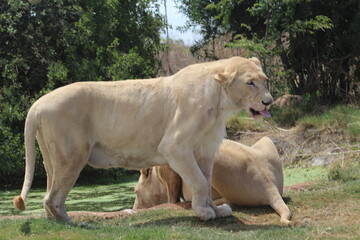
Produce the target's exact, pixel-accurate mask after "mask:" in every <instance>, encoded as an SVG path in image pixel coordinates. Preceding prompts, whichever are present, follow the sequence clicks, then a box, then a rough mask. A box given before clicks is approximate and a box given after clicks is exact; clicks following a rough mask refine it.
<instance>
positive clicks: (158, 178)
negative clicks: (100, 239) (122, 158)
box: [133, 137, 290, 224]
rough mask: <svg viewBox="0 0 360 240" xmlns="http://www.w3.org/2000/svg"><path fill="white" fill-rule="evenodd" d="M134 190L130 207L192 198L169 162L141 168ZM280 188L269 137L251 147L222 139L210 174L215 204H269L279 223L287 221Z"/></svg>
mask: <svg viewBox="0 0 360 240" xmlns="http://www.w3.org/2000/svg"><path fill="white" fill-rule="evenodd" d="M135 192H136V199H135V203H134V207H133V208H134V209H140V208H149V207H152V206H155V205H158V204H161V203H167V202H169V203H175V202H177V201H179V200H180V196H181V195H183V198H184V199H185V200H186V201H190V200H191V198H192V196H191V191H190V190H189V186H188V185H187V184H186V183H185V182H183V181H182V180H181V178H180V176H179V175H177V174H176V173H175V172H174V171H173V170H172V169H171V168H170V167H169V166H161V167H153V168H148V169H142V170H141V175H140V178H139V181H138V183H137V185H136V187H135ZM282 192H283V172H282V163H281V161H280V157H279V154H278V151H277V149H276V147H275V145H274V144H273V142H272V141H271V140H270V138H268V137H263V138H261V139H260V140H259V141H258V142H256V143H255V144H254V145H253V146H252V147H248V146H245V145H243V144H241V143H238V142H234V141H230V140H224V141H223V142H222V144H221V146H220V149H219V152H218V153H217V155H216V157H215V162H214V171H213V178H212V198H213V200H214V201H215V203H216V204H223V203H231V204H235V205H240V206H261V205H270V206H271V207H272V208H273V209H274V210H275V211H276V212H277V213H278V214H279V215H280V217H281V219H280V221H281V222H282V223H285V224H290V221H289V219H290V210H289V208H288V207H287V206H286V204H285V203H284V201H283V199H282V197H281V195H282Z"/></svg>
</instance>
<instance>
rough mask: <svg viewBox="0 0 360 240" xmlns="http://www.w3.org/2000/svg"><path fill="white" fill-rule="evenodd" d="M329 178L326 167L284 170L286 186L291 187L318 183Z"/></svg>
mask: <svg viewBox="0 0 360 240" xmlns="http://www.w3.org/2000/svg"><path fill="white" fill-rule="evenodd" d="M326 177H327V170H326V169H325V168H324V167H306V168H300V167H295V168H284V185H285V186H289V185H293V184H296V183H302V182H316V181H319V180H322V179H325V178H326Z"/></svg>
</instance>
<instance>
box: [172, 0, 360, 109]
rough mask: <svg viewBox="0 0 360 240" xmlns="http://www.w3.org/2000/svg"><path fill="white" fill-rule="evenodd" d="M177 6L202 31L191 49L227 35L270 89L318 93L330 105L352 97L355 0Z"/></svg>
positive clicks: (358, 42) (359, 36) (213, 1)
mask: <svg viewBox="0 0 360 240" xmlns="http://www.w3.org/2000/svg"><path fill="white" fill-rule="evenodd" d="M179 2H180V3H181V4H180V9H181V10H182V11H183V12H184V13H185V14H186V15H187V16H188V17H189V18H190V20H191V21H192V22H194V23H196V24H199V25H200V27H201V33H202V35H203V40H202V41H200V42H198V44H197V45H196V46H195V47H194V48H193V50H198V49H201V47H202V46H204V44H208V43H209V42H211V41H212V40H213V39H214V38H215V37H216V36H221V35H224V34H227V33H231V34H232V36H233V39H232V40H231V41H230V43H228V44H227V46H228V47H232V48H242V49H244V50H246V51H247V53H246V54H247V55H255V56H258V57H259V58H260V59H261V61H262V63H263V65H264V68H265V71H266V73H267V74H268V75H269V77H270V78H271V79H274V80H273V82H274V89H278V88H279V87H281V90H285V91H286V93H290V92H291V93H295V94H299V95H305V94H315V93H316V92H320V96H321V98H322V99H323V100H326V101H328V102H329V101H332V102H338V101H343V100H344V99H345V100H349V98H353V96H351V95H350V94H349V93H350V92H351V86H352V84H353V83H354V82H357V81H358V78H359V76H360V75H359V73H360V71H359V67H358V66H359V65H360V32H359V28H360V3H359V1H358V0H349V1H346V2H342V3H341V4H339V2H338V1H336V0H330V1H323V0H289V1H278V0H250V1H242V0H240V1H239V0H206V1H202V0H193V1H188V0H179ZM208 56H211V54H207V55H206V56H205V57H208ZM212 58H216V56H212ZM283 93H284V92H283ZM357 97H358V96H357ZM355 99H357V100H358V98H355Z"/></svg>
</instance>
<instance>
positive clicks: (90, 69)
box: [0, 0, 163, 178]
mask: <svg viewBox="0 0 360 240" xmlns="http://www.w3.org/2000/svg"><path fill="white" fill-rule="evenodd" d="M0 1H1V2H0V73H1V75H0V85H1V90H0V101H1V107H0V162H1V164H0V176H1V177H2V178H6V175H7V174H15V175H16V174H17V175H20V176H21V175H22V174H23V168H21V166H22V165H23V161H24V149H23V140H22V139H23V133H22V132H23V126H24V119H25V116H26V112H27V110H28V108H29V107H30V106H31V103H32V102H33V101H34V100H35V99H37V98H38V97H40V96H41V95H43V94H44V93H46V92H48V91H50V90H52V89H54V88H56V87H60V86H63V85H65V84H69V83H71V82H76V81H99V80H105V81H108V80H122V79H129V78H149V77H153V76H155V74H156V72H157V68H158V64H159V62H158V60H157V59H156V55H157V53H158V51H159V48H160V31H161V29H162V28H163V20H162V16H161V15H160V13H159V11H158V5H157V4H156V0H138V1H132V0H121V1H119V0H58V1H41V2H40V3H39V4H34V5H33V4H30V3H29V2H28V1H24V0H12V1H4V0H0ZM38 160H39V161H40V157H39V159H38Z"/></svg>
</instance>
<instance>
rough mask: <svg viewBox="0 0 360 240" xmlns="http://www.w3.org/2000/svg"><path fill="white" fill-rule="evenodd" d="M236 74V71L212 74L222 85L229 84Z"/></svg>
mask: <svg viewBox="0 0 360 240" xmlns="http://www.w3.org/2000/svg"><path fill="white" fill-rule="evenodd" d="M235 76H236V71H233V72H231V73H218V74H215V75H214V79H215V80H216V81H218V82H219V83H220V84H221V85H222V86H224V87H227V86H229V85H230V84H231V83H232V81H233V80H234V78H235Z"/></svg>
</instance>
